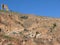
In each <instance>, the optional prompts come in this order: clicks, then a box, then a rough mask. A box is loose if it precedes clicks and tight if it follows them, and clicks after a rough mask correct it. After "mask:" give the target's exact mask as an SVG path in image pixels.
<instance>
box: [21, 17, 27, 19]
mask: <svg viewBox="0 0 60 45" xmlns="http://www.w3.org/2000/svg"><path fill="white" fill-rule="evenodd" d="M20 18H22V19H28V16H21V17H20Z"/></svg>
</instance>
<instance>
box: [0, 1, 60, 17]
mask: <svg viewBox="0 0 60 45" xmlns="http://www.w3.org/2000/svg"><path fill="white" fill-rule="evenodd" d="M1 4H7V5H8V7H9V9H10V10H13V11H16V12H20V13H23V14H35V15H40V16H49V17H60V0H0V5H1ZM0 8H1V6H0Z"/></svg>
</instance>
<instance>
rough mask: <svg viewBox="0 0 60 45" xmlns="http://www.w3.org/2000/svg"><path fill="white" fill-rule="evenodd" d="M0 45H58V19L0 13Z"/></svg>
mask: <svg viewBox="0 0 60 45" xmlns="http://www.w3.org/2000/svg"><path fill="white" fill-rule="evenodd" d="M0 45H60V19H59V18H51V17H43V16H35V15H31V14H19V13H16V12H8V11H0Z"/></svg>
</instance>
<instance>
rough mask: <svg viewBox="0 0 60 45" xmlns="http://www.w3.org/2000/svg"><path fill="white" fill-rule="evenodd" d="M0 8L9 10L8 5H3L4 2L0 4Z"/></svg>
mask: <svg viewBox="0 0 60 45" xmlns="http://www.w3.org/2000/svg"><path fill="white" fill-rule="evenodd" d="M1 10H6V11H9V9H8V6H7V5H5V4H2V5H1Z"/></svg>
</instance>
